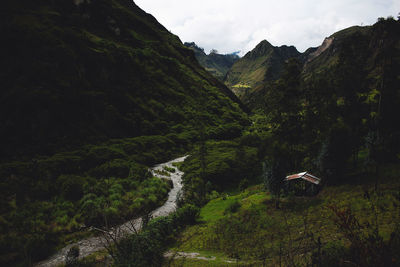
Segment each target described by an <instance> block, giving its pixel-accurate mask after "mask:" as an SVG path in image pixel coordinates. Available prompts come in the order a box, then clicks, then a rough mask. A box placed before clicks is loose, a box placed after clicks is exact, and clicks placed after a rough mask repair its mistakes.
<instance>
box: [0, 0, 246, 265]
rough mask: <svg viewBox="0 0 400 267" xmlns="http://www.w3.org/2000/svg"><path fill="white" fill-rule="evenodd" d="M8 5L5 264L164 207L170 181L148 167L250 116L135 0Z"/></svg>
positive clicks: (3, 111) (225, 135) (1, 213)
mask: <svg viewBox="0 0 400 267" xmlns="http://www.w3.org/2000/svg"><path fill="white" fill-rule="evenodd" d="M1 14H2V16H1V18H0V20H1V24H0V33H1V35H2V38H3V40H4V41H3V42H2V49H1V51H0V53H1V59H2V60H1V62H0V64H1V69H2V71H1V73H0V82H1V90H0V146H1V149H0V178H1V181H0V192H1V196H0V203H1V205H0V206H1V209H0V218H1V219H0V229H1V232H0V250H1V253H0V263H1V265H2V266H8V265H17V263H19V264H21V266H30V265H31V263H32V261H37V260H40V259H43V258H44V257H46V256H47V255H48V254H49V253H52V251H53V250H54V249H55V248H56V247H59V246H60V245H61V244H65V243H67V242H69V241H71V240H74V239H76V238H77V236H79V235H81V233H78V234H76V232H77V231H80V230H81V229H87V228H85V227H86V226H91V225H95V226H96V225H97V226H102V225H104V224H106V225H108V224H111V225H112V224H117V223H119V222H121V220H122V219H123V218H131V217H132V216H138V215H140V214H142V213H143V212H146V210H147V211H148V210H151V209H153V208H155V207H157V206H158V205H160V204H162V203H163V201H165V199H166V197H167V194H168V189H169V187H170V185H169V184H168V183H167V182H166V181H164V180H160V179H155V178H152V176H151V175H150V174H149V173H148V167H147V166H151V165H152V164H155V163H157V162H161V161H162V160H167V159H170V158H171V157H172V156H175V155H176V156H177V155H182V154H183V153H187V151H188V149H189V148H190V147H191V146H193V143H194V142H196V141H198V140H200V139H201V140H205V139H220V140H222V139H231V138H235V137H238V136H240V134H241V131H242V129H243V127H244V126H245V125H248V124H249V122H248V118H247V114H246V113H245V112H244V111H243V109H242V107H243V105H242V104H241V103H240V101H239V100H238V99H237V98H236V97H235V96H234V94H233V93H232V92H231V91H230V90H229V89H228V88H227V87H225V85H224V84H222V83H221V82H220V81H218V80H217V79H216V78H214V77H213V76H212V75H211V74H209V73H208V72H207V71H206V70H204V68H203V67H201V66H200V65H199V64H198V62H197V60H196V58H195V56H194V53H193V51H192V50H191V49H189V48H186V47H185V46H184V45H183V44H182V42H181V41H180V40H179V38H178V37H177V36H175V35H173V34H171V33H170V32H169V31H168V30H166V29H165V28H164V27H163V26H162V25H161V24H159V23H158V22H157V20H156V19H155V18H154V17H153V16H151V15H149V14H147V13H145V12H144V11H143V10H141V9H140V8H139V7H138V6H137V5H135V3H134V2H133V1H131V0H96V1H89V0H74V1H72V0H69V1H53V0H40V1H35V2H32V1H27V0H21V1H13V0H7V1H3V3H2V11H1ZM104 218H107V221H105V220H104ZM86 234H87V233H86Z"/></svg>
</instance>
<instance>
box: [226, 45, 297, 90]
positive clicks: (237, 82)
mask: <svg viewBox="0 0 400 267" xmlns="http://www.w3.org/2000/svg"><path fill="white" fill-rule="evenodd" d="M300 55H301V54H300V53H299V52H298V51H297V49H296V48H295V47H294V46H286V45H283V46H281V47H276V46H272V45H271V44H270V43H269V42H268V41H266V40H264V41H262V42H261V43H259V44H258V45H257V46H256V47H255V48H254V49H253V50H252V51H250V52H248V53H247V54H246V55H245V56H244V57H242V58H241V59H240V60H238V61H237V62H235V64H233V66H232V68H230V70H229V71H228V73H227V74H226V76H225V78H224V82H225V84H226V85H227V86H228V87H229V88H230V89H231V90H232V91H233V92H234V93H235V94H236V95H237V96H238V97H240V98H241V97H244V96H246V95H248V94H250V93H251V92H253V91H257V88H258V87H259V86H260V85H262V84H263V83H265V82H268V81H275V80H277V79H279V77H280V75H281V74H282V71H283V66H284V64H285V62H286V61H287V60H288V59H289V58H293V57H300Z"/></svg>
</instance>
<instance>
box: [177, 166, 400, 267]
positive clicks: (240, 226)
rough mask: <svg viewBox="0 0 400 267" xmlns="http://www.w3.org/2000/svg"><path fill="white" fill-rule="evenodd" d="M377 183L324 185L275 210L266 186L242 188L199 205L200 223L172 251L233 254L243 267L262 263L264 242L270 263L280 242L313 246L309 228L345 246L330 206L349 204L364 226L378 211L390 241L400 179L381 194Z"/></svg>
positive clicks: (399, 214) (398, 214)
mask: <svg viewBox="0 0 400 267" xmlns="http://www.w3.org/2000/svg"><path fill="white" fill-rule="evenodd" d="M393 168H394V167H390V166H389V167H388V168H387V169H386V170H385V174H387V175H388V176H389V177H388V178H389V180H392V181H393V176H398V174H396V173H395V171H393ZM397 169H398V168H397ZM389 174H391V175H389ZM390 176H392V177H390ZM373 188H374V185H373V184H371V183H367V184H363V185H340V186H332V187H325V188H324V189H323V190H322V191H321V192H320V194H319V195H318V196H316V197H286V198H282V199H281V203H280V209H276V208H275V200H274V199H273V198H272V197H271V195H270V194H269V193H267V192H265V191H263V190H262V186H261V185H258V186H252V187H250V188H248V189H247V190H245V191H244V192H238V193H236V194H234V195H229V196H227V197H219V198H216V199H214V200H211V201H210V202H208V203H207V204H206V205H205V206H204V207H203V208H202V209H201V212H200V220H199V223H198V224H197V225H194V226H191V227H189V228H187V229H186V230H185V231H184V232H183V234H182V235H181V236H180V239H179V241H178V242H177V243H176V245H175V246H174V247H173V248H172V250H174V251H184V252H198V253H200V255H201V256H202V255H207V256H216V257H217V259H229V258H234V257H235V255H236V257H238V258H240V259H241V262H242V263H241V264H243V265H244V266H245V265H246V264H250V263H251V262H253V263H254V262H256V265H257V264H261V262H260V261H259V260H258V263H257V257H256V256H255V255H258V254H260V249H259V248H260V247H262V246H264V247H265V249H266V251H267V252H268V253H267V254H268V256H267V258H268V262H269V263H270V264H271V265H274V264H276V263H277V260H278V255H279V246H280V244H281V245H282V246H283V249H284V250H286V251H288V250H289V249H290V247H289V244H290V243H291V245H290V246H291V247H292V250H293V251H295V249H294V248H297V247H304V248H306V247H308V248H309V249H310V248H312V247H313V246H314V247H315V243H313V242H314V241H312V238H311V237H310V236H307V237H306V236H305V232H307V233H308V234H311V233H312V235H313V238H314V239H315V240H316V239H317V238H318V237H321V242H322V246H323V247H330V246H332V245H333V244H339V246H344V247H346V246H348V243H347V241H345V239H344V237H343V235H342V234H341V232H340V231H339V230H338V228H337V227H336V225H335V223H334V218H335V216H334V213H333V212H332V210H331V209H330V208H329V207H330V206H337V207H339V208H345V207H349V208H350V209H351V210H352V212H353V213H354V215H355V216H356V218H357V219H358V221H359V223H360V224H361V225H363V226H366V225H367V224H374V223H375V214H376V216H377V217H376V218H377V222H378V225H379V234H380V236H382V237H383V239H384V240H388V239H389V238H390V235H391V233H392V232H393V231H394V228H395V226H396V223H398V221H399V219H400V208H399V204H400V203H399V199H398V195H399V190H398V188H400V182H399V181H396V182H387V181H383V182H382V183H381V184H380V186H379V188H380V191H379V194H375V193H373ZM365 191H368V192H369V195H370V199H368V198H366V197H365ZM221 196H224V193H221ZM235 201H238V202H239V203H240V208H239V209H238V210H237V211H236V212H233V213H229V212H227V209H228V207H229V205H231V204H232V203H234V202H235ZM366 229H367V228H366V227H364V228H363V230H362V231H364V234H367V232H366V231H367V230H366ZM299 251H301V250H299ZM299 251H297V252H295V253H294V258H295V259H296V260H297V261H299V262H300V261H301V260H302V259H301V258H302V257H303V256H301V255H302V254H304V252H299ZM235 253H236V254H235ZM296 253H297V254H296ZM178 263H179V264H183V265H173V266H226V264H227V263H226V262H224V261H223V260H222V261H217V260H215V261H212V262H211V261H204V260H203V261H201V260H195V259H185V260H182V259H181V260H177V263H176V264H178ZM201 264H203V265H201Z"/></svg>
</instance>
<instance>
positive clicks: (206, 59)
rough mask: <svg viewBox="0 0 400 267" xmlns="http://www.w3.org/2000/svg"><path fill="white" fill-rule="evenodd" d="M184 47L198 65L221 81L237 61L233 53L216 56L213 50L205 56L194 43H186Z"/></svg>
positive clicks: (236, 56) (237, 57)
mask: <svg viewBox="0 0 400 267" xmlns="http://www.w3.org/2000/svg"><path fill="white" fill-rule="evenodd" d="M184 45H185V46H186V47H188V48H190V49H192V50H193V51H194V54H195V56H196V59H197V60H198V61H199V63H200V65H202V66H203V67H204V68H205V69H206V70H207V71H208V72H210V73H211V74H212V75H214V76H215V77H216V78H218V79H219V80H221V81H222V80H223V79H224V77H225V75H226V73H227V72H228V70H229V69H230V68H231V67H232V65H233V64H234V63H235V62H236V61H237V60H238V59H239V56H238V55H236V54H235V53H233V54H225V55H222V54H218V52H217V51H215V50H212V51H211V52H210V54H208V55H207V54H206V53H205V52H204V49H203V48H201V47H198V46H197V45H196V44H195V43H194V42H192V43H188V42H186V43H184Z"/></svg>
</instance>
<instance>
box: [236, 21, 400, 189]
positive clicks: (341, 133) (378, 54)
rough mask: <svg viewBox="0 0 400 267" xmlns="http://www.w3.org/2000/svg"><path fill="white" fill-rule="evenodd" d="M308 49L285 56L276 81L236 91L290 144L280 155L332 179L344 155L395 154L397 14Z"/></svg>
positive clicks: (382, 158)
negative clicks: (246, 92)
mask: <svg viewBox="0 0 400 267" xmlns="http://www.w3.org/2000/svg"><path fill="white" fill-rule="evenodd" d="M307 53H308V55H306V56H304V55H303V56H300V57H297V58H292V59H289V60H288V61H287V63H285V64H284V67H283V71H282V74H281V75H280V76H279V77H278V78H277V79H276V81H273V82H264V83H263V84H261V85H259V86H258V88H257V90H256V91H251V92H249V93H248V94H247V95H245V96H244V97H242V100H243V101H244V102H245V103H246V104H247V105H248V106H249V107H250V108H251V109H252V110H253V111H257V112H260V113H262V114H263V115H264V116H265V118H266V121H264V122H263V124H264V125H265V126H264V127H267V128H268V129H270V131H271V132H275V134H276V138H277V139H278V140H279V141H277V142H278V143H280V144H281V145H282V147H285V148H290V151H291V153H292V156H293V158H291V159H285V161H286V162H294V163H295V165H296V164H297V165H296V166H294V167H293V169H298V168H304V166H307V168H309V169H315V170H317V171H319V172H320V175H321V176H325V177H327V178H328V180H329V179H332V180H331V181H335V182H337V180H335V179H337V178H332V177H333V176H332V175H333V174H334V173H336V176H335V177H343V173H339V170H340V171H342V172H343V170H345V169H346V167H347V166H349V162H353V164H359V163H360V161H362V162H363V164H366V165H368V166H370V167H371V166H376V164H383V163H388V162H398V158H399V151H400V142H399V140H400V126H399V125H400V117H399V116H397V115H395V114H400V91H399V90H400V72H399V70H400V21H399V20H394V19H393V18H391V17H389V18H388V19H379V21H378V22H377V23H375V24H374V25H372V26H365V27H359V26H354V27H350V28H347V29H344V30H342V31H339V32H337V33H334V34H332V35H331V36H329V37H327V38H326V39H325V40H324V42H323V43H322V45H321V46H320V47H318V48H317V49H312V50H308V52H307ZM300 59H303V61H301V60H300ZM284 144H285V145H284ZM282 153H284V154H286V155H289V154H290V153H289V152H288V151H285V152H282ZM359 157H361V159H359ZM306 161H307V163H306ZM296 162H297V163H296ZM299 162H303V164H305V165H302V166H301V165H300V164H301V163H299ZM357 162H358V163H357ZM323 170H324V171H323Z"/></svg>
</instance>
